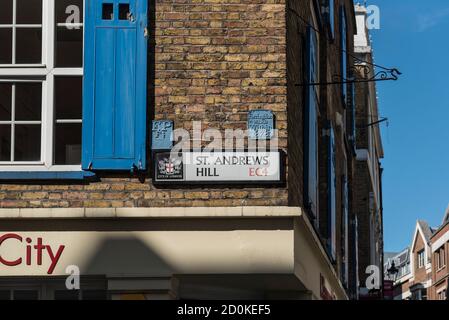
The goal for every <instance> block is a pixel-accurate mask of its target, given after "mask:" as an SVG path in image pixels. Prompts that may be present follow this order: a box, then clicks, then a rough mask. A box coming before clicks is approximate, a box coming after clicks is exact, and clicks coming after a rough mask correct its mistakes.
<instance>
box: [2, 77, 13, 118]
mask: <svg viewBox="0 0 449 320" xmlns="http://www.w3.org/2000/svg"><path fill="white" fill-rule="evenodd" d="M11 92H12V85H11V84H10V83H0V120H2V121H9V120H11Z"/></svg>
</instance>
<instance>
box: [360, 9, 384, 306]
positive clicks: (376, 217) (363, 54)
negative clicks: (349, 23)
mask: <svg viewBox="0 0 449 320" xmlns="http://www.w3.org/2000/svg"><path fill="white" fill-rule="evenodd" d="M355 12H356V21H357V34H356V36H355V40H354V52H355V56H356V57H357V60H356V68H355V73H356V74H355V76H356V77H358V78H365V79H368V78H370V77H372V76H373V75H374V73H373V72H374V69H373V68H372V64H373V48H372V46H371V38H370V34H369V30H368V28H367V25H366V19H367V11H366V8H365V7H363V6H360V5H356V6H355ZM354 99H355V106H356V107H355V114H354V123H355V124H354V125H353V126H354V127H355V135H354V137H353V138H354V145H355V152H356V162H355V168H354V170H355V174H354V179H355V181H354V188H353V190H352V197H353V217H354V218H353V219H356V221H357V234H358V240H357V252H358V274H359V276H360V278H359V290H360V296H361V298H367V299H371V298H375V297H377V298H381V295H382V293H381V291H372V290H369V289H368V288H367V287H366V279H367V277H368V276H369V275H370V273H367V272H366V270H367V268H368V267H370V266H376V267H378V268H379V271H380V274H383V270H382V268H383V265H384V263H383V212H382V210H383V209H382V170H383V169H382V167H381V162H380V161H381V159H382V158H383V157H384V151H383V147H382V140H381V135H380V127H379V121H380V117H379V109H378V104H377V91H376V84H375V82H366V83H358V84H357V85H356V86H355V94H354Z"/></svg>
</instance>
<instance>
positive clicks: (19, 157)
mask: <svg viewBox="0 0 449 320" xmlns="http://www.w3.org/2000/svg"><path fill="white" fill-rule="evenodd" d="M40 160H41V126H40V125H33V124H16V125H15V143H14V161H40Z"/></svg>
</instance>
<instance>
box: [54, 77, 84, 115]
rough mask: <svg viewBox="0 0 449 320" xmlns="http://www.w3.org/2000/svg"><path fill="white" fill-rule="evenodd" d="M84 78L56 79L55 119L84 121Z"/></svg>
mask: <svg viewBox="0 0 449 320" xmlns="http://www.w3.org/2000/svg"><path fill="white" fill-rule="evenodd" d="M82 87H83V79H82V77H55V109H56V112H55V115H56V116H55V118H56V119H82V116H81V113H82V112H81V109H82V105H83V102H82Z"/></svg>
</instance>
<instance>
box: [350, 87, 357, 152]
mask: <svg viewBox="0 0 449 320" xmlns="http://www.w3.org/2000/svg"><path fill="white" fill-rule="evenodd" d="M348 100H349V101H348V102H349V106H350V108H349V111H350V117H351V118H350V122H349V125H350V127H349V134H350V140H351V143H352V147H353V149H354V150H355V148H356V138H357V137H356V101H355V84H354V83H351V84H350V85H349V92H348Z"/></svg>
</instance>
